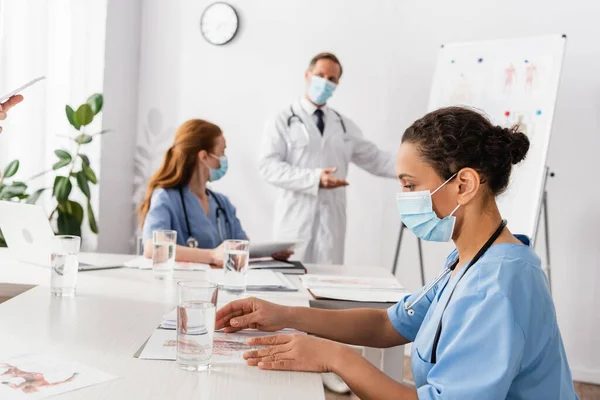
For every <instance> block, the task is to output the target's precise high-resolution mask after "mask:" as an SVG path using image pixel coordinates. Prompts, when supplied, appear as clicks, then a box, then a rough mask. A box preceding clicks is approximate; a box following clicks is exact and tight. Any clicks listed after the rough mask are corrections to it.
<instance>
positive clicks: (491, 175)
mask: <svg viewBox="0 0 600 400" xmlns="http://www.w3.org/2000/svg"><path fill="white" fill-rule="evenodd" d="M404 142H408V143H412V144H414V145H415V146H416V148H417V151H419V152H420V153H421V157H422V158H423V160H424V161H425V162H427V163H428V164H430V165H431V166H432V167H433V168H434V169H435V170H436V172H437V173H438V174H439V175H440V176H441V177H442V178H443V179H444V180H446V179H450V177H452V175H454V174H455V173H456V172H458V171H459V170H461V169H462V168H473V169H474V170H476V171H477V172H478V173H479V174H480V175H481V183H486V184H487V185H488V186H489V188H490V191H491V192H492V194H493V195H495V196H497V195H499V194H501V193H503V192H504V191H505V190H506V188H507V186H508V181H509V179H510V174H511V170H512V166H513V165H514V164H518V163H519V162H521V161H523V159H525V156H526V155H527V151H528V150H529V139H528V138H527V136H525V134H523V133H521V132H519V131H518V129H517V127H513V128H510V129H509V128H503V127H501V126H498V125H496V126H495V125H492V123H491V122H490V121H489V120H488V119H487V118H486V117H485V116H483V115H482V114H481V113H479V112H477V111H475V110H473V109H469V108H464V107H447V108H441V109H439V110H436V111H433V112H430V113H429V114H427V115H425V116H424V117H423V118H421V119H418V120H417V121H415V122H414V123H413V124H412V125H411V126H410V127H409V128H408V129H407V130H406V132H404V136H403V137H402V143H404Z"/></svg>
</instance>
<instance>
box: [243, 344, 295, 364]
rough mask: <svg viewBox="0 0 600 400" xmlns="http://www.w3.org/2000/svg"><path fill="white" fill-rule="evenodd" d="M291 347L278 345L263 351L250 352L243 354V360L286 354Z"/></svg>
mask: <svg viewBox="0 0 600 400" xmlns="http://www.w3.org/2000/svg"><path fill="white" fill-rule="evenodd" d="M290 349H291V347H290V346H289V344H285V345H279V346H271V347H267V348H265V349H257V350H250V351H247V352H245V353H244V355H243V357H244V360H248V359H252V358H264V357H272V356H274V355H276V354H279V353H287V352H288V351H290Z"/></svg>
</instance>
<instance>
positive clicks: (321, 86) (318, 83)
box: [308, 75, 336, 106]
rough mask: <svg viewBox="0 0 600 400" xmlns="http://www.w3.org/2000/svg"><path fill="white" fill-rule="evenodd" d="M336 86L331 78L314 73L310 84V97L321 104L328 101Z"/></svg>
mask: <svg viewBox="0 0 600 400" xmlns="http://www.w3.org/2000/svg"><path fill="white" fill-rule="evenodd" d="M335 88H336V84H335V83H333V82H331V81H330V80H327V79H325V78H321V77H320V76H316V75H312V76H311V77H310V83H309V85H308V97H309V98H310V101H312V102H313V103H315V104H317V105H319V106H320V105H323V104H325V103H327V100H329V98H330V97H331V95H332V94H333V91H334V90H335Z"/></svg>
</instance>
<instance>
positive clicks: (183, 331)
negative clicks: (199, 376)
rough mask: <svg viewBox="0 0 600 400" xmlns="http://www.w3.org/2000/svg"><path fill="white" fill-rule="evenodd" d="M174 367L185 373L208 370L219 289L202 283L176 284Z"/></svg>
mask: <svg viewBox="0 0 600 400" xmlns="http://www.w3.org/2000/svg"><path fill="white" fill-rule="evenodd" d="M177 286H178V289H179V305H178V306H177V364H179V367H180V368H182V369H185V370H187V371H202V370H206V369H208V368H209V367H210V359H211V357H212V352H213V338H214V333H215V318H216V310H217V297H218V294H219V288H218V286H217V284H215V283H210V282H202V281H183V282H178V283H177Z"/></svg>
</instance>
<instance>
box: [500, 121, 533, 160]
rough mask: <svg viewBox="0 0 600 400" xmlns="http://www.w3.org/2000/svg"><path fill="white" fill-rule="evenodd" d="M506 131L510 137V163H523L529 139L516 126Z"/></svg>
mask: <svg viewBox="0 0 600 400" xmlns="http://www.w3.org/2000/svg"><path fill="white" fill-rule="evenodd" d="M505 129H506V128H505ZM506 130H507V131H508V132H507V134H508V135H509V137H510V143H509V149H510V158H511V162H512V164H513V165H515V164H518V163H520V162H521V161H523V160H524V159H525V157H526V156H527V152H528V151H529V145H530V143H529V138H528V137H527V135H525V134H524V133H523V132H520V131H519V127H518V126H515V127H513V128H512V129H506Z"/></svg>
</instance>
